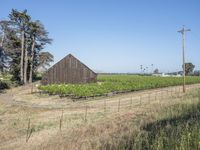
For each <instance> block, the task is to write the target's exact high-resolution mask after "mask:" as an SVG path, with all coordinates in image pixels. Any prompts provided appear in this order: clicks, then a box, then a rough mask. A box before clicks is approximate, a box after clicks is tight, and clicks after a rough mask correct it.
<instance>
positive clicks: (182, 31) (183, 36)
mask: <svg viewBox="0 0 200 150" xmlns="http://www.w3.org/2000/svg"><path fill="white" fill-rule="evenodd" d="M187 31H191V30H190V29H185V26H183V29H182V30H180V31H178V32H179V33H181V34H182V40H183V43H182V44H183V51H182V56H183V93H185V33H186V32H187Z"/></svg>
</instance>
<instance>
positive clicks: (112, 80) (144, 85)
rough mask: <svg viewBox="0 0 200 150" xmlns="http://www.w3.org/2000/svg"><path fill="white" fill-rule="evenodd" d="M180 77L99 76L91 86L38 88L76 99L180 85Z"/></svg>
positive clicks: (198, 80) (195, 80)
mask: <svg viewBox="0 0 200 150" xmlns="http://www.w3.org/2000/svg"><path fill="white" fill-rule="evenodd" d="M182 81H183V79H182V78H180V77H153V76H135V75H101V76H98V82H97V83H91V84H53V85H46V86H40V87H39V89H40V90H42V91H44V92H46V93H48V94H53V95H60V96H72V97H76V98H81V97H93V96H101V95H106V94H108V93H119V92H128V91H138V90H145V89H152V88H160V87H167V86H176V85H181V84H182ZM194 83H200V77H187V78H186V84H194Z"/></svg>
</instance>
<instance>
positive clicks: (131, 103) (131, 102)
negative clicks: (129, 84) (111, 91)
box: [130, 97, 133, 108]
mask: <svg viewBox="0 0 200 150" xmlns="http://www.w3.org/2000/svg"><path fill="white" fill-rule="evenodd" d="M132 105H133V97H131V101H130V108H132Z"/></svg>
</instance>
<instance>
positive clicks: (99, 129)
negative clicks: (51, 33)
mask: <svg viewBox="0 0 200 150" xmlns="http://www.w3.org/2000/svg"><path fill="white" fill-rule="evenodd" d="M197 87H199V84H198V85H193V86H188V90H189V89H191V90H192V89H193V88H197ZM179 90H180V87H176V88H174V87H173V88H164V89H157V90H149V91H142V92H135V93H128V94H122V95H116V96H113V97H109V98H105V97H103V98H98V99H89V100H85V101H76V102H73V101H72V100H70V99H66V98H63V99H60V98H59V97H57V96H50V97H49V96H48V95H40V94H37V93H35V94H30V87H28V86H27V87H19V88H15V89H12V90H9V91H7V94H4V95H1V96H0V98H2V100H0V149H6V150H8V149H105V148H108V149H115V148H116V147H114V145H118V144H119V142H121V139H122V137H123V136H124V135H127V134H133V133H134V131H137V130H138V126H140V125H142V124H144V123H145V122H151V120H155V118H156V115H155V114H156V113H155V112H158V111H160V109H162V108H163V107H167V106H170V105H173V104H177V103H184V102H187V103H188V101H187V100H186V99H185V100H183V99H182V98H181V96H182V94H180V93H179ZM10 95H12V98H13V100H9V99H8V100H7V102H5V101H6V96H8V98H10ZM2 96H3V97H2ZM119 101H120V106H119ZM86 107H87V109H86ZM62 110H63V120H62V128H61V131H60V130H59V126H60V124H59V123H60V117H61V114H62ZM86 112H87V114H86ZM29 118H30V120H31V129H33V133H32V135H31V137H30V139H29V141H28V142H27V143H26V133H27V126H28V119H29ZM109 143H110V144H109Z"/></svg>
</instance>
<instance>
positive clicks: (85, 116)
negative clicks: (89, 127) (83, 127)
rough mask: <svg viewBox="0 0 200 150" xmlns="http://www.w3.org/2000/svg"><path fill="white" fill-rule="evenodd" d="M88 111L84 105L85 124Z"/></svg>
mask: <svg viewBox="0 0 200 150" xmlns="http://www.w3.org/2000/svg"><path fill="white" fill-rule="evenodd" d="M87 109H88V107H87V105H85V122H87V111H88V110H87Z"/></svg>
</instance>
